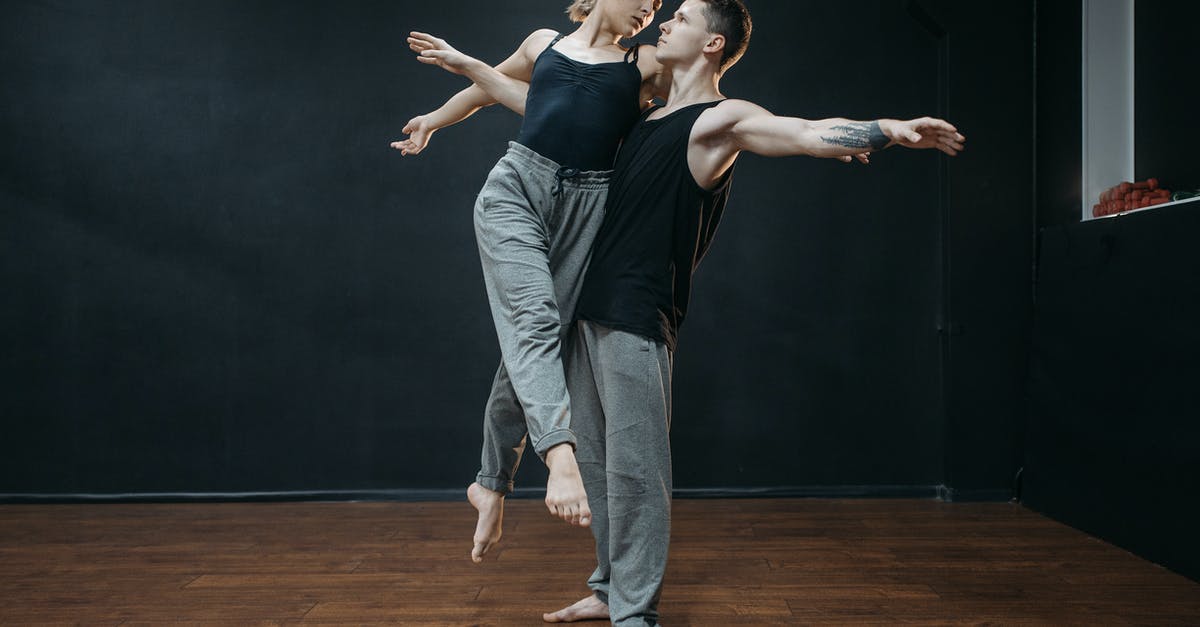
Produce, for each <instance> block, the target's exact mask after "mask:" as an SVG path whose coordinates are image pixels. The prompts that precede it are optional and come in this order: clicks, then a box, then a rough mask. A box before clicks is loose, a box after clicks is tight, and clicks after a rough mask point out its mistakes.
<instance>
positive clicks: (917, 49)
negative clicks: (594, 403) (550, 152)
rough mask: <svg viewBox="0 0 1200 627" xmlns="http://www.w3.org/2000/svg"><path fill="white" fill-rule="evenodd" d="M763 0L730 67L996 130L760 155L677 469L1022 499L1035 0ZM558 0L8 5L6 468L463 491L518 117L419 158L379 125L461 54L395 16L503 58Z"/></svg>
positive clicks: (211, 483) (828, 488) (252, 488)
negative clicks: (930, 148)
mask: <svg viewBox="0 0 1200 627" xmlns="http://www.w3.org/2000/svg"><path fill="white" fill-rule="evenodd" d="M499 4H503V7H504V8H503V10H502V11H497V10H496V8H495V7H497V6H498V5H499ZM562 4H566V2H565V0H563V2H562ZM674 6H675V4H674V3H670V2H668V9H673V7H674ZM750 7H751V9H752V11H753V12H754V17H755V19H756V30H755V35H754V37H755V39H754V42H753V43H752V45H751V48H750V52H749V54H748V55H747V56H746V58H745V59H744V60H743V61H742V62H741V63H740V64H739V65H738V66H737V67H736V68H735V69H734V70H733V71H732V72H731V73H730V75H729V76H728V77H727V79H726V80H725V81H724V83H723V88H724V90H725V91H726V93H728V94H730V95H733V96H738V97H745V98H748V99H751V100H754V101H756V102H758V103H760V104H762V105H764V106H766V107H767V108H769V109H771V110H773V111H775V112H778V113H786V114H792V115H799V116H803V117H809V118H819V117H826V116H834V115H837V116H847V117H856V118H872V117H879V116H894V117H908V116H915V115H921V114H940V115H944V116H946V117H948V118H950V119H951V120H952V121H955V122H957V123H958V124H959V125H960V126H961V127H962V129H963V131H964V132H965V134H967V135H968V136H969V137H970V138H971V141H970V149H969V151H968V152H967V153H966V154H964V155H963V156H962V157H961V158H959V159H958V160H955V161H953V162H947V161H945V160H943V159H941V158H940V157H938V156H937V155H936V154H933V153H912V152H903V151H899V150H894V151H889V152H887V153H883V154H880V155H878V156H877V157H876V158H875V159H874V163H873V164H872V165H871V166H869V167H863V166H858V165H845V164H840V163H837V162H834V161H816V160H811V159H803V158H790V159H775V160H769V159H763V158H758V157H754V156H747V157H745V158H744V159H743V161H742V163H741V164H740V165H739V168H738V172H737V176H736V182H735V185H734V191H733V197H732V200H731V202H730V206H729V210H728V214H727V218H726V219H725V220H724V221H723V225H722V233H721V234H720V236H719V238H718V240H717V242H716V245H715V247H714V250H713V251H712V253H711V255H710V257H709V258H708V259H706V261H705V262H704V264H703V266H702V267H701V269H700V275H699V277H698V278H697V281H696V292H695V301H694V306H693V308H692V312H693V314H692V317H691V318H690V319H689V320H688V322H687V325H686V326H685V328H684V329H683V333H682V335H681V344H680V350H679V352H678V354H677V361H676V366H677V367H676V387H675V393H676V413H675V418H674V425H673V426H674V430H673V438H674V450H675V468H676V477H677V480H676V484H677V486H678V487H680V488H681V489H685V490H686V489H699V488H717V489H721V490H737V489H744V488H771V489H774V490H776V491H789V490H790V491H793V492H800V493H805V492H811V493H866V494H909V493H911V494H922V495H923V494H929V495H932V494H933V493H934V492H933V490H934V488H935V486H949V487H950V488H951V490H949V491H943V495H945V496H954V494H955V492H954V490H958V491H959V494H962V495H964V496H969V495H977V496H980V497H985V498H997V497H999V498H1003V497H1004V496H1007V494H1008V490H1009V487H1010V481H1011V477H1012V475H1013V473H1014V472H1015V470H1016V468H1017V467H1018V466H1019V465H1020V457H1021V444H1020V442H1019V439H1018V436H1019V429H1020V428H1021V427H1022V421H1021V417H1022V415H1023V412H1024V396H1023V393H1022V391H1021V383H1022V382H1023V381H1024V379H1025V374H1026V363H1027V359H1026V356H1027V350H1028V349H1027V346H1028V339H1027V337H1028V325H1029V318H1030V315H1031V296H1030V284H1029V277H1030V262H1031V259H1032V254H1031V241H1032V238H1031V234H1032V220H1033V217H1032V210H1031V206H1030V205H1031V199H1032V191H1033V187H1032V168H1031V165H1030V155H1031V154H1032V152H1033V143H1032V131H1033V119H1032V106H1031V104H1032V102H1033V100H1032V85H1033V82H1032V73H1031V71H1030V70H1031V67H1032V33H1033V17H1032V16H1033V7H1032V4H1031V3H1012V4H1003V5H993V6H987V7H977V6H964V3H957V2H949V1H946V2H922V3H914V2H904V1H884V0H877V1H865V0H863V1H855V2H837V3H793V2H751V3H750ZM556 8H557V4H555V3H550V4H549V5H548V4H547V3H532V2H520V3H494V2H484V1H483V0H467V1H464V2H458V3H454V4H453V5H452V9H448V8H446V7H445V6H441V5H437V4H435V3H415V2H413V3H409V2H403V3H396V2H353V3H341V4H338V5H335V4H334V3H321V2H257V3H250V4H247V3H242V2H232V1H222V2H211V1H205V2H199V1H172V2H150V1H124V2H52V3H47V2H8V3H5V5H4V7H3V10H2V11H3V19H2V20H0V53H2V54H0V73H2V75H3V77H4V80H3V81H2V83H0V84H2V87H0V89H2V90H3V92H2V93H3V99H2V100H0V128H2V129H3V133H4V137H5V138H6V141H4V142H0V163H2V166H0V205H2V207H3V209H2V214H0V215H2V223H0V238H3V245H2V247H0V264H2V265H0V281H2V284H3V288H4V294H5V297H4V299H3V301H2V303H0V342H2V344H3V346H4V350H3V352H2V353H0V376H2V381H3V384H2V385H3V393H2V394H0V414H2V415H3V424H4V429H5V437H4V438H0V493H3V494H7V495H9V497H10V498H12V497H13V495H34V494H51V495H82V494H101V495H114V494H117V495H119V494H126V495H128V494H142V493H177V494H183V493H202V492H220V493H241V492H263V491H271V492H292V493H305V494H312V493H318V494H326V495H336V494H346V493H350V494H362V491H377V492H386V493H389V494H399V493H403V491H405V490H442V489H454V490H457V489H459V488H460V487H461V486H463V485H465V484H466V482H468V481H469V480H470V477H471V476H472V474H473V471H474V468H475V466H476V464H477V455H478V446H479V442H480V436H479V425H480V415H481V408H482V406H483V403H484V400H485V397H486V393H487V389H488V385H489V384H490V381H491V376H492V374H493V372H494V369H495V366H496V364H497V362H498V358H499V356H498V351H497V349H496V344H495V338H494V332H493V330H492V327H491V323H490V319H489V316H488V313H487V306H486V301H485V298H484V295H483V289H482V281H481V280H480V272H479V269H478V261H477V256H476V251H475V247H474V242H473V236H472V228H471V221H470V215H471V213H470V207H471V205H472V202H473V200H474V196H475V193H476V190H477V189H478V187H479V186H480V185H481V183H482V181H483V180H484V177H485V176H486V174H487V172H488V169H489V168H490V166H491V164H492V163H494V162H495V160H496V159H497V158H498V157H499V156H500V155H501V154H502V153H503V150H504V146H505V142H506V141H507V140H508V139H510V138H512V137H515V135H516V132H517V130H518V128H519V124H520V121H519V118H517V117H516V116H515V115H512V114H510V113H508V112H505V111H502V110H499V109H498V108H493V109H489V110H486V111H485V112H483V113H481V114H479V115H478V116H477V117H476V118H475V119H472V120H470V121H468V122H466V123H464V124H463V125H461V126H458V127H454V128H451V129H446V130H443V131H441V132H439V133H438V134H436V135H435V136H434V138H433V142H432V144H431V145H430V148H429V149H428V150H427V151H426V152H425V153H424V154H422V155H420V156H418V157H412V158H402V157H400V155H399V154H398V153H397V152H394V151H392V150H390V149H389V148H388V147H387V144H388V142H389V141H391V140H393V139H397V138H399V137H401V134H400V129H401V127H402V126H403V124H404V122H405V121H406V120H407V119H408V118H409V117H410V116H412V115H415V114H418V113H422V112H425V111H427V110H430V109H432V108H433V107H435V106H437V105H438V104H439V103H440V102H441V101H442V100H444V99H445V98H446V97H448V96H449V95H450V94H452V93H453V92H454V91H455V90H457V89H459V88H461V87H463V86H465V84H466V83H465V82H464V81H463V80H462V79H461V78H459V77H455V76H452V75H449V74H447V73H445V72H442V71H440V70H437V69H434V68H430V67H425V66H422V65H420V64H418V63H416V62H415V61H413V60H412V59H411V58H410V57H411V55H410V54H409V53H408V51H407V48H406V46H405V44H404V38H403V36H404V33H405V32H406V31H407V30H409V29H412V28H419V29H423V30H428V31H431V32H434V33H437V34H439V35H441V36H444V37H446V38H447V39H448V40H450V41H451V42H452V43H456V44H458V45H460V46H461V47H462V48H463V49H465V50H467V51H469V52H471V53H474V54H476V55H478V56H480V57H482V58H484V59H486V60H489V61H493V62H495V61H499V60H500V59H502V58H503V57H504V56H505V55H507V54H508V52H509V51H510V49H511V48H512V47H513V46H515V45H516V43H517V42H519V41H520V39H521V38H522V37H523V36H524V35H525V34H527V33H528V32H529V31H531V30H533V29H535V28H537V27H543V26H551V27H554V28H557V29H568V28H570V25H569V24H568V23H567V22H566V20H565V18H563V17H561V16H560V15H557V12H556ZM664 15H665V14H664ZM642 37H643V39H645V40H648V41H652V40H653V35H652V32H647V33H644V34H643V36H642ZM540 466H541V465H540V464H539V463H537V462H532V461H531V462H530V463H527V465H526V471H525V472H523V474H522V476H521V485H525V486H537V485H539V484H540V483H541V476H542V474H541V473H542V471H541V470H540ZM397 491H400V492H397Z"/></svg>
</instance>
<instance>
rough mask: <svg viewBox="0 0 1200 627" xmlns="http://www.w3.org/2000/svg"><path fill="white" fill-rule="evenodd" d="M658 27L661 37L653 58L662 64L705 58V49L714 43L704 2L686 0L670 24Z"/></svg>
mask: <svg viewBox="0 0 1200 627" xmlns="http://www.w3.org/2000/svg"><path fill="white" fill-rule="evenodd" d="M658 28H659V30H661V31H662V35H661V36H660V37H659V38H658V51H657V52H655V54H654V58H655V59H657V60H658V62H659V63H664V64H665V63H671V62H675V63H680V62H687V61H693V60H695V59H697V58H699V57H701V56H703V54H704V46H706V45H708V43H709V42H710V41H712V33H710V32H708V20H707V19H705V18H704V3H703V2H701V1H700V0H687V1H686V2H684V3H683V5H682V6H680V7H679V10H678V11H676V12H675V15H674V17H672V18H671V20H670V21H667V22H663V23H662V25H660V26H659V27H658Z"/></svg>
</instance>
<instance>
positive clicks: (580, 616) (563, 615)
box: [542, 594, 608, 623]
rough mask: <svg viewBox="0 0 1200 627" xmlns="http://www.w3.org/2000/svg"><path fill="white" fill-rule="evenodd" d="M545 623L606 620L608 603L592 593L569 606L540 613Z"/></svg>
mask: <svg viewBox="0 0 1200 627" xmlns="http://www.w3.org/2000/svg"><path fill="white" fill-rule="evenodd" d="M542 620H544V621H546V622H547V623H573V622H575V621H580V620H608V605H607V604H605V603H604V601H601V600H600V599H598V598H597V597H596V595H594V594H593V595H592V596H590V597H588V598H586V599H583V600H581V601H579V602H577V603H576V604H575V605H572V606H570V607H564V608H563V609H561V610H559V611H557V612H553V613H550V614H542Z"/></svg>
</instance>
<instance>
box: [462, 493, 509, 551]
mask: <svg viewBox="0 0 1200 627" xmlns="http://www.w3.org/2000/svg"><path fill="white" fill-rule="evenodd" d="M467 500H468V501H470V502H471V505H474V506H475V509H477V510H479V522H477V523H475V547H474V548H472V549H471V561H472V562H475V563H476V564H478V563H479V562H482V561H483V556H484V555H486V554H487V552H488V551H489V550H491V548H492V547H493V546H496V543H497V542H499V541H500V534H501V533H502V529H501V527H502V525H503V523H504V495H503V494H501V493H499V492H497V491H495V490H489V489H487V488H485V487H483V486H481V485H479V484H478V483H472V484H471V485H470V486H469V487H467Z"/></svg>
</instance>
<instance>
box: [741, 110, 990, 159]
mask: <svg viewBox="0 0 1200 627" xmlns="http://www.w3.org/2000/svg"><path fill="white" fill-rule="evenodd" d="M720 108H724V109H726V112H725V113H726V117H727V118H728V120H727V123H728V141H729V142H730V143H731V144H732V146H731V147H732V148H734V149H736V150H748V151H750V152H753V153H756V154H760V155H764V156H767V157H783V156H789V155H808V156H812V157H835V158H836V157H846V156H853V155H858V154H861V153H864V152H874V151H879V150H883V149H884V148H887V147H889V146H894V145H900V146H904V147H906V148H936V149H938V150H941V151H942V152H944V153H946V154H948V155H950V156H954V155H957V154H958V152H959V151H960V150H962V149H963V142H964V141H966V138H965V137H963V136H962V135H960V134H959V133H958V129H956V128H954V126H953V125H951V124H950V123H949V122H946V121H945V120H939V119H936V118H928V117H927V118H918V119H915V120H888V119H881V120H873V121H858V120H847V119H845V118H829V119H825V120H805V119H802V118H789V117H781V116H777V115H773V114H771V112H769V111H767V110H766V109H763V108H762V107H759V106H758V105H755V104H753V103H749V102H746V101H728V102H726V103H725V104H723V105H722V106H721V107H720Z"/></svg>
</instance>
